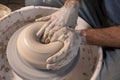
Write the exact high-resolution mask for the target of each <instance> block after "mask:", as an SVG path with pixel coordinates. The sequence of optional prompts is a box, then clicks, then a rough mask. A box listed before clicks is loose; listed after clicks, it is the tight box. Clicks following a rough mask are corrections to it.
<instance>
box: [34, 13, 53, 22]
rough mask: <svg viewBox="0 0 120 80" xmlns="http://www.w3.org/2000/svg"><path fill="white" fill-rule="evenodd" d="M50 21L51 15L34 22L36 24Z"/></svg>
mask: <svg viewBox="0 0 120 80" xmlns="http://www.w3.org/2000/svg"><path fill="white" fill-rule="evenodd" d="M50 19H51V15H50V16H45V17H41V18H38V19H36V20H35V21H36V22H40V21H48V20H50Z"/></svg>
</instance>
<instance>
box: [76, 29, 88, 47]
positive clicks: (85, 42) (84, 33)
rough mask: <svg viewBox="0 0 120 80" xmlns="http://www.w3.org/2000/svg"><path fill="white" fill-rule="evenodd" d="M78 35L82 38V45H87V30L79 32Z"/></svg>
mask: <svg viewBox="0 0 120 80" xmlns="http://www.w3.org/2000/svg"><path fill="white" fill-rule="evenodd" d="M77 33H78V34H79V36H80V39H81V43H80V44H83V45H85V44H87V34H86V29H85V30H77Z"/></svg>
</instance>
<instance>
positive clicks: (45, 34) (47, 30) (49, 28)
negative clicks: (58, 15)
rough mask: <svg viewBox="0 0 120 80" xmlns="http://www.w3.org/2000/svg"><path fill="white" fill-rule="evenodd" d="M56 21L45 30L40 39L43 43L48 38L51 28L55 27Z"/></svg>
mask: <svg viewBox="0 0 120 80" xmlns="http://www.w3.org/2000/svg"><path fill="white" fill-rule="evenodd" d="M56 21H57V20H55V21H53V22H52V23H51V24H50V25H49V26H48V27H47V28H46V29H45V33H44V35H43V37H42V39H43V41H45V40H46V38H47V37H48V33H49V31H50V30H51V29H52V28H54V27H55V23H56Z"/></svg>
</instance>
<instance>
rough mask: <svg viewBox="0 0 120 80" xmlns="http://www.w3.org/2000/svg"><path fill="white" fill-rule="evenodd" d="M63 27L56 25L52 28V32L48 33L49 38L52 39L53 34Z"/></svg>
mask: <svg viewBox="0 0 120 80" xmlns="http://www.w3.org/2000/svg"><path fill="white" fill-rule="evenodd" d="M61 28H62V27H57V26H56V27H54V28H53V29H51V30H50V32H49V33H48V36H49V39H51V38H52V36H53V34H54V33H55V32H57V31H58V30H60V29H61Z"/></svg>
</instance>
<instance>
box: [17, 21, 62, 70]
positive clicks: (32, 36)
mask: <svg viewBox="0 0 120 80" xmlns="http://www.w3.org/2000/svg"><path fill="white" fill-rule="evenodd" d="M44 24H45V22H34V23H31V24H29V25H27V26H24V27H25V28H24V29H23V30H22V31H21V32H20V35H19V37H18V40H17V49H18V54H20V56H21V57H22V58H24V60H26V61H27V62H28V63H30V64H31V65H32V66H34V67H36V68H39V69H46V60H47V58H49V57H51V56H52V55H53V54H55V53H57V52H58V51H59V50H60V49H61V48H62V47H63V45H64V44H63V43H62V42H60V41H56V42H49V43H48V44H44V43H41V42H40V39H38V37H37V36H36V33H37V32H38V30H39V29H40V28H41V27H42V26H43V25H44Z"/></svg>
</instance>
